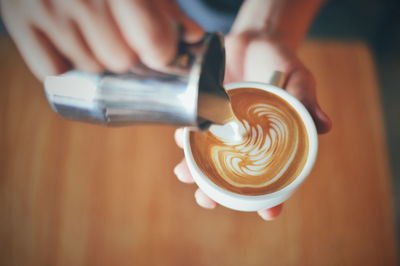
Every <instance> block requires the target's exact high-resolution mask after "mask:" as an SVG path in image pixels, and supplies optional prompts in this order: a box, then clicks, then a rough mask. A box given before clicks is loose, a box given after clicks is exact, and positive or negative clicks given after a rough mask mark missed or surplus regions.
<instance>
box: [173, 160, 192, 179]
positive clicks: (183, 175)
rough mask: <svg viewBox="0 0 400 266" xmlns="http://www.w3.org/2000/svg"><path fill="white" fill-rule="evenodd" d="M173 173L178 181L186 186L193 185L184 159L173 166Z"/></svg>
mask: <svg viewBox="0 0 400 266" xmlns="http://www.w3.org/2000/svg"><path fill="white" fill-rule="evenodd" d="M174 173H175V175H176V177H177V178H178V180H179V181H181V182H183V183H186V184H193V183H194V180H193V177H192V174H191V173H190V170H189V167H188V165H187V163H186V160H185V159H183V160H182V161H181V162H180V163H179V164H178V165H177V166H175V168H174Z"/></svg>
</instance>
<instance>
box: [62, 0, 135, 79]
mask: <svg viewBox="0 0 400 266" xmlns="http://www.w3.org/2000/svg"><path fill="white" fill-rule="evenodd" d="M63 2H69V1H63ZM85 2H86V1H74V2H73V3H75V4H74V5H73V10H71V16H72V17H73V18H74V20H75V21H76V23H77V25H78V26H79V29H80V31H81V32H82V34H83V36H84V38H85V41H86V42H87V44H88V45H89V47H90V49H91V51H92V52H93V54H94V55H95V57H96V58H97V60H98V61H99V62H101V63H102V64H103V65H104V67H105V68H106V69H108V70H110V71H113V72H117V73H121V72H125V71H127V70H129V68H131V67H132V65H134V64H135V63H136V61H137V57H136V55H135V53H134V52H133V51H132V49H131V48H130V47H129V46H128V44H127V43H126V42H125V40H124V38H123V37H122V35H121V33H120V31H119V30H118V27H117V25H116V23H115V21H114V20H113V17H112V16H111V13H110V10H109V8H108V6H107V4H106V3H105V2H103V1H102V2H100V3H101V5H98V6H95V5H92V6H89V5H88V4H87V3H85Z"/></svg>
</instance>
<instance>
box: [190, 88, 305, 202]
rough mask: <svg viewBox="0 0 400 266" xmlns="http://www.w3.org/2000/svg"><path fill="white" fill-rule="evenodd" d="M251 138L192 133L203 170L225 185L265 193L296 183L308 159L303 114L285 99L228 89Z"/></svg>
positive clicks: (192, 143)
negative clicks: (219, 136) (232, 138)
mask: <svg viewBox="0 0 400 266" xmlns="http://www.w3.org/2000/svg"><path fill="white" fill-rule="evenodd" d="M228 94H229V96H230V98H231V104H232V109H233V112H234V114H235V115H236V117H237V119H238V120H239V121H240V123H241V124H242V125H243V127H244V128H245V129H246V132H247V134H246V135H245V136H244V137H243V138H242V140H241V141H240V142H231V143H230V142H229V141H227V140H221V139H219V138H216V137H215V136H214V135H213V134H212V133H211V132H210V131H207V132H190V146H191V150H192V154H193V157H194V160H195V162H196V164H197V166H198V167H199V168H200V170H201V171H202V172H203V173H204V174H205V175H206V176H208V178H209V179H210V180H211V181H213V182H214V183H215V184H217V185H218V186H219V187H221V188H223V189H226V190H229V191H231V192H235V193H238V194H243V195H263V194H268V193H271V192H274V191H277V190H279V189H281V188H283V187H285V186H287V185H288V184H289V183H290V182H292V181H293V180H294V179H295V178H296V177H297V176H298V175H299V174H300V172H301V170H302V169H303V167H304V165H305V163H306V160H307V156H308V145H309V143H308V135H307V130H306V128H305V126H304V124H303V121H302V119H301V117H300V115H299V114H298V113H297V112H296V110H295V109H294V108H293V107H292V106H291V105H290V104H289V103H288V102H286V101H285V100H284V99H282V98H280V97H279V96H277V95H275V94H273V93H271V92H267V91H264V90H261V89H256V88H239V89H233V90H230V91H228Z"/></svg>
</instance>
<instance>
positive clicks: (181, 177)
mask: <svg viewBox="0 0 400 266" xmlns="http://www.w3.org/2000/svg"><path fill="white" fill-rule="evenodd" d="M180 165H181V163H179V164H178V165H177V166H175V168H174V174H175V175H176V177H177V178H178V179H179V181H181V182H185V178H184V177H183V175H182V173H181V172H180V171H179V167H180Z"/></svg>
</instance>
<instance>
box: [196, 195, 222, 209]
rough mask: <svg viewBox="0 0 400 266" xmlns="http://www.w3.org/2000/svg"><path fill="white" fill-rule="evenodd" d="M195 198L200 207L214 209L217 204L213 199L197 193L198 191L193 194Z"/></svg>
mask: <svg viewBox="0 0 400 266" xmlns="http://www.w3.org/2000/svg"><path fill="white" fill-rule="evenodd" d="M195 199H196V202H197V204H199V205H200V206H201V207H203V208H205V209H214V208H215V207H216V206H217V204H216V203H215V202H214V201H212V200H210V199H208V198H205V197H203V196H202V195H199V194H198V193H196V194H195Z"/></svg>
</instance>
